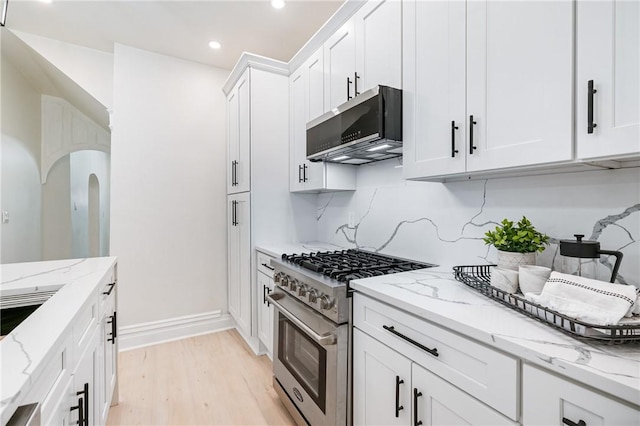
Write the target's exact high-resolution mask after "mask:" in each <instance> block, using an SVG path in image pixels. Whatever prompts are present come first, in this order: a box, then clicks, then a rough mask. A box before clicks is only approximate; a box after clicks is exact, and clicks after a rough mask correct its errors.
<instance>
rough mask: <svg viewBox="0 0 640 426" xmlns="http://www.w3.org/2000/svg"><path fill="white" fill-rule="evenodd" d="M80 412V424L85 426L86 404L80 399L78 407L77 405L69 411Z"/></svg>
mask: <svg viewBox="0 0 640 426" xmlns="http://www.w3.org/2000/svg"><path fill="white" fill-rule="evenodd" d="M75 410H78V422H77V424H79V425H80V426H84V402H83V399H82V398H78V405H75V406H73V407H71V408H70V409H69V411H75Z"/></svg>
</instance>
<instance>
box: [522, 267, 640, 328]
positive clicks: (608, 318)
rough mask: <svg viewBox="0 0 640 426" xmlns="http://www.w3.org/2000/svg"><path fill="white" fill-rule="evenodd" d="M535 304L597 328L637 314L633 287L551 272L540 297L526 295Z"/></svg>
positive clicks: (638, 307) (635, 293)
mask: <svg viewBox="0 0 640 426" xmlns="http://www.w3.org/2000/svg"><path fill="white" fill-rule="evenodd" d="M525 297H526V298H527V299H529V300H531V301H532V302H534V303H537V304H539V305H542V306H546V307H547V308H549V309H552V310H554V311H557V312H559V313H561V314H565V315H567V316H569V317H571V318H575V319H577V320H580V321H584V322H587V323H591V324H595V325H615V324H618V322H619V321H620V320H621V319H622V318H623V317H624V316H629V315H631V314H632V313H636V311H638V312H639V313H640V301H639V300H638V290H637V289H636V287H635V286H633V285H626V284H611V283H607V282H604V281H597V280H592V279H589V278H584V277H580V276H576V275H568V274H562V273H560V272H552V273H551V276H549V279H548V280H547V283H546V284H545V285H544V288H543V289H542V293H540V295H536V294H533V293H527V294H525Z"/></svg>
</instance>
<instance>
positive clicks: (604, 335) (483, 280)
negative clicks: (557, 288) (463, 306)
mask: <svg viewBox="0 0 640 426" xmlns="http://www.w3.org/2000/svg"><path fill="white" fill-rule="evenodd" d="M492 266H496V265H470V266H454V267H453V271H454V276H455V278H456V280H458V281H460V282H462V283H464V284H466V285H468V286H469V287H471V288H473V289H475V290H477V291H478V292H479V293H480V294H483V295H484V296H486V297H488V298H490V299H493V300H496V301H498V302H500V303H502V304H503V305H505V306H508V307H510V308H511V309H514V310H516V311H518V312H520V313H522V314H524V315H526V316H528V317H531V318H534V319H536V320H538V321H541V322H543V323H545V324H547V325H549V326H551V327H555V328H557V329H559V330H562V331H563V332H565V333H568V334H570V335H572V336H574V337H578V338H583V339H593V340H598V341H601V342H606V343H609V344H620V343H632V342H640V323H637V324H618V325H595V324H589V323H586V322H583V321H580V320H577V319H575V318H571V317H568V316H566V315H563V314H561V313H559V312H556V311H554V310H551V309H549V308H546V307H544V306H542V305H538V304H536V303H533V302H531V301H529V300H527V299H525V298H524V296H523V295H520V294H511V293H507V292H506V291H504V290H500V289H499V288H496V287H493V286H492V285H491V284H490V282H491V269H490V268H491V267H492Z"/></svg>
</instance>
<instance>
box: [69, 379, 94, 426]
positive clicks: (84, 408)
mask: <svg viewBox="0 0 640 426" xmlns="http://www.w3.org/2000/svg"><path fill="white" fill-rule="evenodd" d="M80 395H83V397H81V398H78V405H77V406H75V407H71V409H70V410H71V411H74V410H78V424H79V425H80V426H89V383H85V384H84V386H83V388H82V390H81V391H78V392H76V396H80Z"/></svg>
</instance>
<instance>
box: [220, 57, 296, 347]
mask: <svg viewBox="0 0 640 426" xmlns="http://www.w3.org/2000/svg"><path fill="white" fill-rule="evenodd" d="M288 72H289V71H288V68H287V65H286V64H284V63H282V62H279V61H275V60H266V59H265V58H258V57H253V56H252V55H250V54H244V55H243V57H242V58H241V59H240V61H239V62H238V65H237V66H236V68H235V69H234V71H233V72H232V73H231V76H230V77H229V80H228V81H227V83H226V84H225V86H224V88H223V90H224V92H225V94H226V96H227V258H228V262H227V268H228V269H227V284H228V303H229V314H230V315H231V317H232V318H233V319H234V320H235V323H236V328H237V330H238V332H239V333H240V334H241V335H242V337H243V338H244V339H245V340H246V341H247V343H248V344H249V346H250V347H251V348H252V349H253V350H254V351H255V352H256V353H258V352H260V343H259V339H258V336H259V330H258V315H257V306H259V304H261V302H262V299H261V297H262V293H261V291H262V290H260V292H258V289H257V288H258V286H259V283H258V282H257V276H256V273H255V271H256V267H255V266H256V254H255V245H256V244H258V243H260V242H261V241H262V242H264V240H265V239H267V240H271V239H278V238H282V239H286V237H287V236H286V226H285V224H286V221H287V217H286V215H283V214H281V212H282V209H283V208H286V203H287V199H286V198H283V197H287V198H288V196H289V191H288V179H289V155H288V152H289V151H288V145H289V141H288V134H289V133H288V126H289V121H288V114H287V113H286V112H287V111H288V101H289V97H288ZM259 302H260V303H259Z"/></svg>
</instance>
